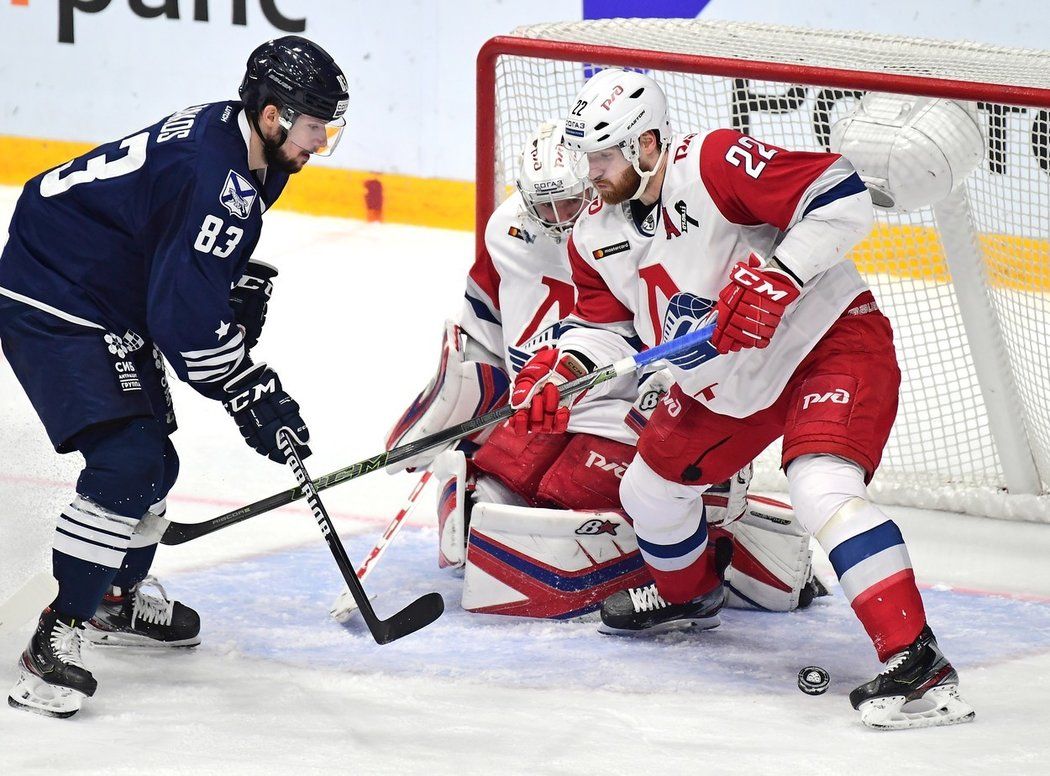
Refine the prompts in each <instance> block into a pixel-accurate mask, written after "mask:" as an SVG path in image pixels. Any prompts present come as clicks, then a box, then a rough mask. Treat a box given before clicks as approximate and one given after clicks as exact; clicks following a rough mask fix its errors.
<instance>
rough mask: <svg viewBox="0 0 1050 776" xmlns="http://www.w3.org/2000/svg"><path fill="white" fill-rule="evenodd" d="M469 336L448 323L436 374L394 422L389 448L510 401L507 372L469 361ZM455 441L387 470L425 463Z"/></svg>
mask: <svg viewBox="0 0 1050 776" xmlns="http://www.w3.org/2000/svg"><path fill="white" fill-rule="evenodd" d="M468 336H469V335H467V333H466V332H464V331H463V330H462V329H460V328H459V326H457V325H456V324H455V323H453V322H452V321H445V333H444V336H443V337H442V340H441V362H440V364H439V365H438V371H437V374H436V375H434V378H433V379H432V380H431V381H430V382H429V383H428V384H427V387H426V388H424V389H423V391H422V392H421V393H420V394H419V395H418V396H417V397H416V398H415V400H414V401H413V402H412V404H410V405H409V407H408V409H407V410H405V412H404V414H403V415H402V416H401V417H400V418H399V419H398V421H397V423H395V424H394V428H393V429H392V430H391V431H390V434H389V435H388V436H387V440H386V449H387V450H392V449H393V448H395V447H398V446H399V445H404V444H407V443H408V442H414V441H415V440H417V439H421V438H423V437H425V436H429V435H430V434H434V433H436V432H438V431H441V430H442V429H446V428H448V427H449V426H455V425H457V424H458V423H462V422H464V421H466V420H470V419H471V418H474V417H477V416H479V415H484V414H485V413H487V412H491V411H492V410H494V409H496V408H498V407H500V406H501V405H503V404H505V403H506V401H507V392H508V388H509V386H510V380H509V379H508V378H507V373H506V372H505V371H503V369H502V368H501V367H499V366H494V365H493V364H491V363H486V362H484V361H467V360H466V357H465V354H464V347H465V346H466V344H467V343H466V341H465V340H466V339H467V338H468ZM493 358H495V357H493ZM490 432H491V430H490V429H485V430H483V431H480V432H478V433H477V434H474V435H473V436H470V437H467V439H468V440H470V441H472V442H475V443H478V442H480V441H481V440H482V439H483V438H484V437H485V436H486V435H487V434H488V433H490ZM456 444H458V442H450V443H449V444H447V445H444V446H442V447H435V448H432V449H430V450H426V451H424V452H422V453H420V454H419V455H417V456H415V457H413V458H408V459H406V460H404V461H400V462H398V463H396V464H392V465H391V466H388V467H387V471H388V472H390V473H391V474H394V473H396V472H399V471H402V470H404V469H407V470H408V471H415V470H416V469H417V468H423V467H426V466H428V465H429V464H430V462H431V461H433V460H434V459H435V458H436V457H437V456H438V455H439V454H440V453H441V452H442V451H444V450H447V449H449V448H450V447H453V446H454V445H456Z"/></svg>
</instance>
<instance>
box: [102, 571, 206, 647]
mask: <svg viewBox="0 0 1050 776" xmlns="http://www.w3.org/2000/svg"><path fill="white" fill-rule="evenodd" d="M147 586H152V587H153V588H155V589H156V590H157V592H158V593H159V594H160V595H154V594H152V593H147V592H145V590H144V588H145V587H147ZM200 630H201V620H200V617H199V616H198V615H197V612H195V611H194V610H193V609H191V608H190V607H188V606H186V605H185V604H182V603H180V602H178V601H172V600H169V598H168V595H167V593H166V592H165V591H164V588H163V587H161V585H160V583H159V582H157V580H156V579H154V578H153V577H146V578H145V579H144V580H142V581H141V582H139V583H138V584H137V585H135V586H134V587H133V588H131V589H130V590H122V589H120V588H118V587H113V588H110V592H109V593H107V594H106V597H105V598H103V599H102V603H101V604H100V605H99V607H98V609H97V610H96V611H95V616H94V617H92V618H91V619H90V620H88V621H87V622H86V623H85V627H84V638H85V639H87V640H88V641H90V642H91V643H92V644H98V645H102V646H118V647H195V646H197V645H198V644H200V643H201V637H200Z"/></svg>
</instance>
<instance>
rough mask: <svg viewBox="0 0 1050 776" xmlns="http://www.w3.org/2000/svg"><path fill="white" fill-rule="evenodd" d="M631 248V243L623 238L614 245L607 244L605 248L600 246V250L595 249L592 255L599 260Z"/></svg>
mask: <svg viewBox="0 0 1050 776" xmlns="http://www.w3.org/2000/svg"><path fill="white" fill-rule="evenodd" d="M629 250H631V243H629V242H628V241H627V240H623V241H622V242H618V243H613V244H612V245H606V246H605V247H604V248H599V249H598V250H596V251H594V252H593V254H592V255H593V256H594V258H595V260H598V259H604V258H606V257H608V256H613V255H615V254H617V253H623V252H624V251H629Z"/></svg>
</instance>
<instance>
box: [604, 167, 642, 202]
mask: <svg viewBox="0 0 1050 776" xmlns="http://www.w3.org/2000/svg"><path fill="white" fill-rule="evenodd" d="M605 182H606V183H608V184H609V188H599V189H598V192H599V193H600V195H601V198H602V202H604V203H605V204H606V205H619V204H620V203H621V202H626V201H627V200H629V199H630V198H631V197H633V196H634V192H636V191H638V187H639V186H641V185H642V176H641V175H639V174H638V172H637V171H636V170H635V169H634V166H633V165H632V166H631V167H628V168H627V169H625V170H624V171H623V174H622V175H620V177H619V178H617V179H616V180H614V181H613V180H606V181H605Z"/></svg>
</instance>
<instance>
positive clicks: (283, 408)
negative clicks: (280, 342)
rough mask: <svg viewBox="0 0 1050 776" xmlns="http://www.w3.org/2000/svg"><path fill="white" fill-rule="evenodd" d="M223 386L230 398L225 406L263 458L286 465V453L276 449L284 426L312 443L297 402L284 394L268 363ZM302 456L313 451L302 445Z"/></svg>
mask: <svg viewBox="0 0 1050 776" xmlns="http://www.w3.org/2000/svg"><path fill="white" fill-rule="evenodd" d="M223 387H224V388H225V389H226V393H227V395H228V397H229V398H227V399H226V400H225V401H224V402H223V406H224V407H225V408H226V411H227V412H228V413H230V416H231V417H233V419H234V420H235V421H236V422H237V427H238V428H239V429H240V430H241V436H243V437H244V441H245V442H247V443H248V446H249V447H251V448H252V449H254V450H255V451H256V452H257V453H259V454H260V455H265V456H266V457H267V458H269V459H270V460H271V461H276V462H277V463H284V462H285V460H286V459H285V455H284V453H282V452H281V450H280V449H278V447H277V431H278V429H280V428H281V426H288V428H290V429H291V430H292V432H293V433H294V434H295V436H296V437H297V438H298V439H300V440H301V441H302V442H304V443H305V442H308V441H309V440H310V431H309V430H308V429H307V428H306V423H304V422H303V419H302V418H301V417H300V416H299V405H298V403H296V401H295V399H293V398H292V397H291V396H289V395H288V394H287V393H285V391H284V389H283V388H282V387H281V379H280V378H279V377H278V376H277V373H276V372H274V371H273V370H272V369H270V367H268V366H266V364H254V365H250V366H249V367H248V368H247V369H245V370H244V371H242V372H241V373H240V374H238V375H236V376H234V378H233V379H232V380H230V381H229V382H228V383H226V385H225V386H223ZM299 454H300V455H301V456H302V457H303V458H306V457H307V456H308V455H310V448H309V447H307V446H306V445H305V444H303V446H302V447H300V448H299Z"/></svg>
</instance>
